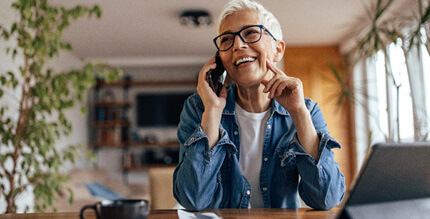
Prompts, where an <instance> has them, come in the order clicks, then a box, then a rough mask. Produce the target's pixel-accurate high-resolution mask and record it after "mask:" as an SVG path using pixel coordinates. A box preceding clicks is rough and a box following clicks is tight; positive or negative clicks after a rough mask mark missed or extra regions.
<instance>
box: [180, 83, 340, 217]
mask: <svg viewBox="0 0 430 219" xmlns="http://www.w3.org/2000/svg"><path fill="white" fill-rule="evenodd" d="M227 93H228V95H227V103H226V106H225V108H224V111H223V113H222V118H221V124H220V139H219V141H218V143H217V144H216V145H215V146H214V147H213V148H212V149H211V150H209V142H208V138H207V136H206V135H205V133H204V132H203V131H202V128H201V126H200V122H201V118H202V113H203V111H204V106H203V102H202V100H201V99H200V97H199V95H198V94H194V95H192V96H190V97H189V98H188V99H187V100H186V101H185V103H184V108H183V111H182V113H181V117H180V123H179V126H178V139H179V142H180V144H181V148H180V160H179V164H178V166H177V167H176V169H175V172H174V175H173V193H174V196H175V198H176V200H177V201H178V202H179V203H180V204H181V205H182V206H184V207H185V208H186V209H188V210H197V211H200V210H203V209H206V208H210V209H216V208H248V205H249V202H250V196H251V195H252V191H251V186H250V184H249V182H248V181H247V179H246V178H245V177H244V176H243V174H242V172H241V169H240V167H239V148H240V147H239V145H240V136H239V125H238V122H237V119H236V112H235V96H236V93H237V91H236V86H235V85H234V84H233V85H231V86H229V87H228V90H227ZM305 103H306V106H307V108H308V109H309V111H310V113H311V117H312V121H313V124H314V126H315V128H316V130H317V132H318V135H319V138H320V143H319V159H314V158H313V157H312V156H310V155H309V154H308V153H306V151H305V150H304V149H303V147H302V146H301V145H300V144H299V142H298V140H297V137H296V128H295V126H294V124H293V121H292V119H291V117H290V115H289V113H288V112H287V111H286V110H285V109H284V108H283V107H282V106H281V105H280V104H279V103H278V102H276V101H275V100H274V99H273V101H272V106H271V115H270V118H269V119H268V121H267V125H266V134H265V140H264V146H263V157H262V158H261V163H262V164H261V171H260V189H261V194H262V195H263V202H264V207H265V208H298V207H300V204H299V201H298V197H297V192H299V194H300V197H301V198H302V200H303V201H304V202H305V203H306V204H307V205H308V206H310V207H312V208H315V209H325V210H326V209H331V208H333V207H335V206H337V205H338V204H339V203H340V202H341V201H342V199H343V196H344V193H345V179H344V176H343V174H342V173H341V172H340V171H339V166H338V164H337V163H336V162H335V161H334V159H333V157H334V153H333V152H332V151H331V149H332V148H340V144H339V143H338V142H337V141H336V140H335V139H334V138H332V137H331V136H330V134H329V131H328V130H327V124H326V122H325V120H324V117H323V115H322V112H321V110H320V109H319V108H318V107H317V104H316V103H315V102H313V101H312V100H310V99H307V98H306V99H305ZM299 176H300V177H299Z"/></svg>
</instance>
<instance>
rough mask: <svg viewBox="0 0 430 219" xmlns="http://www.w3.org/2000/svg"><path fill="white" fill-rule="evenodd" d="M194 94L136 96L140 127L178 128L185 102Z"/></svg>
mask: <svg viewBox="0 0 430 219" xmlns="http://www.w3.org/2000/svg"><path fill="white" fill-rule="evenodd" d="M191 94H192V93H143V94H138V95H137V96H136V117H137V126H138V127H163V126H177V125H178V124H179V116H180V114H181V111H182V108H183V106H184V101H185V100H186V99H187V97H189V96H190V95H191Z"/></svg>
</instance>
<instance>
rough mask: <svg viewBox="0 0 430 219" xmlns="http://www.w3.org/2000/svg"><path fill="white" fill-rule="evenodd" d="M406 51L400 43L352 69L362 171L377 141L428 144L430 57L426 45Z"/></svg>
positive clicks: (358, 148)
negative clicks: (365, 157)
mask: <svg viewBox="0 0 430 219" xmlns="http://www.w3.org/2000/svg"><path fill="white" fill-rule="evenodd" d="M423 35H424V36H425V34H423ZM423 41H425V40H423ZM403 46H404V45H403V42H402V40H401V39H398V40H397V41H396V42H393V43H391V44H389V45H388V46H387V48H386V50H385V51H383V50H380V51H378V52H377V53H376V54H374V55H373V56H372V57H369V58H367V59H366V60H362V61H361V62H359V63H358V64H356V65H355V66H354V69H353V72H354V83H355V86H354V87H355V93H356V100H357V102H358V103H360V104H356V108H355V112H356V123H357V126H356V132H357V133H356V137H357V155H358V157H357V160H358V166H360V165H361V163H362V161H363V159H364V156H365V151H366V149H367V147H368V146H370V145H373V144H374V143H376V142H383V141H399V142H403V141H425V140H430V124H429V123H430V119H429V116H430V95H426V94H429V93H430V88H429V87H430V56H429V53H428V50H427V48H426V47H425V43H423V44H421V45H419V46H416V47H413V48H412V49H411V50H409V51H408V52H405V51H406V50H405V49H404V48H403Z"/></svg>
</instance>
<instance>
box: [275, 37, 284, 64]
mask: <svg viewBox="0 0 430 219" xmlns="http://www.w3.org/2000/svg"><path fill="white" fill-rule="evenodd" d="M275 43H276V45H275V54H274V56H273V62H279V61H281V59H282V57H284V52H285V42H284V41H283V40H278V41H276V42H275Z"/></svg>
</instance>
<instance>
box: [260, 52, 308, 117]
mask: <svg viewBox="0 0 430 219" xmlns="http://www.w3.org/2000/svg"><path fill="white" fill-rule="evenodd" d="M266 66H267V68H268V69H269V70H270V71H272V72H273V73H274V74H275V75H274V76H273V78H271V79H270V80H263V81H262V82H261V83H262V84H263V85H264V86H265V88H264V91H263V92H265V93H269V98H275V100H276V101H278V103H279V104H281V106H283V107H284V108H285V109H286V110H287V111H288V112H289V113H295V112H300V111H301V110H304V109H306V105H305V101H304V95H303V84H302V81H300V79H298V78H294V77H289V76H287V75H286V74H285V73H284V72H282V71H281V70H280V69H279V68H277V67H276V66H274V65H272V63H270V61H269V60H267V61H266Z"/></svg>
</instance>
